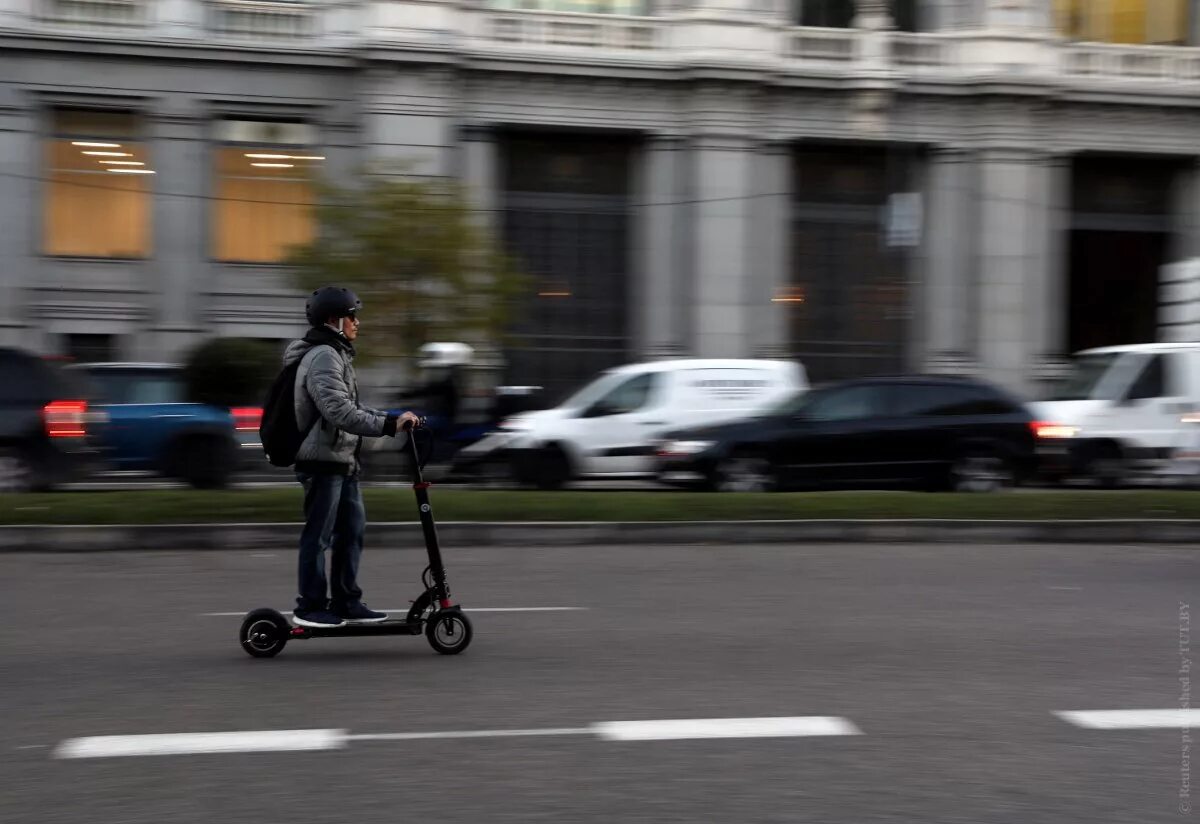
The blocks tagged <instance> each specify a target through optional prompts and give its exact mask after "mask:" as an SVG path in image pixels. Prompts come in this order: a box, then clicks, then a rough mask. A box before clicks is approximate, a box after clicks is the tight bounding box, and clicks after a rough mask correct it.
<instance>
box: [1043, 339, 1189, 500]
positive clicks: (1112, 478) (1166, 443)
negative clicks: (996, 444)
mask: <svg viewBox="0 0 1200 824" xmlns="http://www.w3.org/2000/svg"><path fill="white" fill-rule="evenodd" d="M1033 410H1034V414H1035V415H1036V416H1037V417H1038V420H1039V423H1038V424H1037V430H1038V435H1039V439H1038V441H1039V453H1040V457H1041V465H1042V468H1043V472H1044V474H1046V475H1048V476H1049V477H1051V478H1052V479H1066V478H1068V477H1086V478H1090V479H1092V480H1094V481H1097V482H1099V483H1100V484H1101V485H1104V486H1113V485H1116V484H1117V483H1120V482H1121V481H1123V480H1127V479H1129V478H1131V477H1134V476H1137V475H1146V474H1150V475H1157V476H1186V477H1191V478H1194V477H1195V475H1196V473H1197V471H1198V470H1200V342H1194V343H1190V342H1179V343H1146V344H1131V345H1128V346H1110V347H1105V348H1101V349H1090V350H1087V351H1083V352H1079V353H1078V354H1076V356H1075V358H1074V364H1073V369H1072V373H1071V375H1070V377H1068V379H1067V380H1066V381H1064V382H1063V383H1062V384H1061V385H1060V386H1059V387H1058V389H1057V391H1055V392H1054V393H1053V394H1052V395H1051V397H1050V398H1049V399H1048V400H1046V401H1043V402H1041V403H1036V404H1033Z"/></svg>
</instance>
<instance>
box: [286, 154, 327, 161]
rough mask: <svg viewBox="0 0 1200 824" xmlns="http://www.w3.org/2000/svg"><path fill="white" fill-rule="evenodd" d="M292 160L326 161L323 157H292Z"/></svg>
mask: <svg viewBox="0 0 1200 824" xmlns="http://www.w3.org/2000/svg"><path fill="white" fill-rule="evenodd" d="M291 157H292V160H324V159H325V158H324V156H322V155H292V156H291Z"/></svg>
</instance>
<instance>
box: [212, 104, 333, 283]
mask: <svg viewBox="0 0 1200 824" xmlns="http://www.w3.org/2000/svg"><path fill="white" fill-rule="evenodd" d="M220 137H221V138H222V143H221V145H219V146H218V148H217V152H216V178H217V180H216V199H215V200H214V201H213V211H214V216H213V226H214V229H215V234H214V247H215V248H214V251H213V254H214V256H215V257H216V259H217V260H222V261H227V262H235V263H282V262H283V261H284V260H286V258H287V256H288V253H289V252H290V250H291V249H292V247H294V246H300V245H303V244H305V243H308V242H310V241H311V240H312V238H313V236H314V233H315V218H314V214H313V205H314V201H315V198H314V193H313V183H314V182H315V175H316V173H317V172H318V171H319V169H320V167H321V162H322V161H324V160H325V158H324V156H322V155H321V153H320V152H318V151H315V150H314V149H313V148H312V147H311V143H312V142H313V140H312V138H313V134H312V130H311V128H310V127H308V126H306V125H304V124H299V123H268V122H256V121H235V120H226V121H222V122H221V127H220Z"/></svg>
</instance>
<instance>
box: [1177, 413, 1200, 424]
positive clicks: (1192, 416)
mask: <svg viewBox="0 0 1200 824" xmlns="http://www.w3.org/2000/svg"><path fill="white" fill-rule="evenodd" d="M1179 422H1180V423H1200V412H1187V413H1185V414H1184V416H1183V417H1181V418H1180V419H1179Z"/></svg>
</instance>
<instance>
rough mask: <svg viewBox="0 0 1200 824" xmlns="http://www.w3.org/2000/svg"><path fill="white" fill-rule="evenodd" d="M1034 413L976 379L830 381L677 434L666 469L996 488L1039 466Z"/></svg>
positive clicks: (745, 479) (751, 477) (721, 480)
mask: <svg viewBox="0 0 1200 824" xmlns="http://www.w3.org/2000/svg"><path fill="white" fill-rule="evenodd" d="M1035 440H1036V435H1035V432H1034V418H1033V415H1032V414H1031V413H1030V412H1029V411H1028V410H1027V409H1026V408H1025V406H1024V405H1023V404H1022V403H1021V402H1020V401H1018V400H1016V399H1014V398H1013V397H1011V396H1010V395H1008V394H1007V393H1006V392H1004V391H1003V390H1001V389H999V388H997V387H995V386H992V385H990V384H987V383H984V382H982V381H977V380H973V379H969V378H951V377H927V376H917V377H900V378H874V379H866V380H854V381H847V382H844V383H838V384H831V385H827V386H823V387H819V388H816V389H812V390H810V391H808V392H804V393H799V394H797V395H795V396H793V397H791V398H789V399H788V400H787V401H786V402H784V403H783V404H780V405H779V406H778V407H776V408H775V409H773V410H770V411H769V412H768V413H767V414H765V415H763V416H761V417H758V418H754V419H751V420H748V421H742V422H738V423H733V424H728V425H724V426H718V427H711V428H707V429H695V430H689V431H681V432H675V433H672V435H671V437H670V438H669V439H667V440H665V441H664V442H663V443H662V444H660V445H659V448H658V460H659V477H660V478H661V479H662V480H664V481H667V482H684V483H686V482H688V481H691V482H693V483H699V484H701V485H703V486H705V487H707V488H711V489H719V490H730V491H733V490H744V491H753V490H769V489H787V488H810V489H814V488H845V487H851V488H853V487H857V488H882V489H891V488H913V487H916V488H920V489H927V490H962V491H989V490H993V489H997V488H1000V487H1004V486H1008V485H1011V484H1013V483H1017V482H1020V481H1021V480H1023V479H1025V478H1028V477H1029V476H1030V475H1031V474H1033V472H1034V470H1035V468H1036V457H1035Z"/></svg>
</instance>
